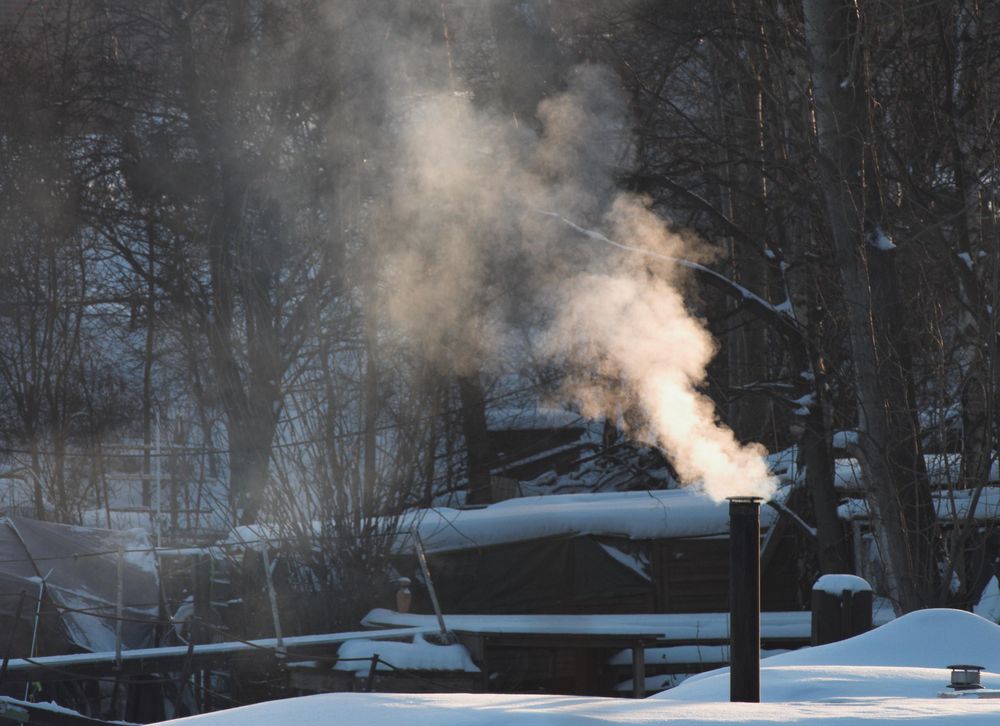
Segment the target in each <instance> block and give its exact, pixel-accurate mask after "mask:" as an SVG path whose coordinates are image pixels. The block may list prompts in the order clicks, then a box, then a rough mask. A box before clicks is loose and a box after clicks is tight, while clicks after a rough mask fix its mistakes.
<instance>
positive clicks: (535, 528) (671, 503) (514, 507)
mask: <svg viewBox="0 0 1000 726" xmlns="http://www.w3.org/2000/svg"><path fill="white" fill-rule="evenodd" d="M776 518H777V512H776V511H775V510H774V509H772V508H771V507H768V506H766V505H765V506H762V507H761V510H760V519H761V526H762V527H763V528H767V527H769V526H770V525H771V524H772V523H773V522H774V521H775V519H776ZM414 524H419V531H420V537H421V539H422V540H423V543H424V547H425V548H426V549H427V551H428V552H445V551H449V550H460V549H469V548H474V547H488V546H490V545H499V544H505V543H509V542H520V541H524V540H530V539H538V538H541V537H554V536H559V535H574V534H594V535H604V536H618V537H627V538H629V539H661V538H674V537H706V536H712V535H722V534H727V533H728V532H729V506H728V504H727V503H726V502H716V501H714V500H712V499H711V498H709V497H708V496H707V495H705V494H702V493H700V492H698V491H696V490H694V489H668V490H660V491H646V492H606V493H599V494H589V493H588V494H555V495H551V496H544V497H525V498H521V499H508V500H507V501H503V502H498V503H497V504H491V505H490V506H488V507H485V508H483V509H463V510H459V509H448V508H439V509H422V510H419V511H417V512H412V513H409V514H406V515H404V516H403V517H402V519H401V522H400V532H404V533H405V532H408V531H409V530H410V529H411V528H412V527H413V525H414ZM408 539H409V538H408V537H405V540H408ZM400 546H401V547H403V548H406V547H410V546H412V545H410V544H409V543H408V542H407V541H404V542H402V543H401V544H400Z"/></svg>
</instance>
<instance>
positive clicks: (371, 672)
mask: <svg viewBox="0 0 1000 726" xmlns="http://www.w3.org/2000/svg"><path fill="white" fill-rule="evenodd" d="M376 671H378V653H373V654H372V664H371V665H370V666H368V680H367V681H366V682H365V693H371V692H372V688H374V687H375V673H376Z"/></svg>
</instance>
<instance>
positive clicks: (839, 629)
mask: <svg viewBox="0 0 1000 726" xmlns="http://www.w3.org/2000/svg"><path fill="white" fill-rule="evenodd" d="M872 599H873V597H872V586H871V585H869V584H868V581H867V580H864V579H862V578H860V577H857V576H856V575H823V576H822V577H821V578H819V579H818V580H816V584H815V585H813V588H812V644H813V645H824V644H825V643H835V642H837V641H838V640H846V639H847V638H853V637H854V636H855V635H861V633H866V632H868V631H869V630H871V629H872Z"/></svg>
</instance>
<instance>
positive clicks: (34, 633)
mask: <svg viewBox="0 0 1000 726" xmlns="http://www.w3.org/2000/svg"><path fill="white" fill-rule="evenodd" d="M51 574H52V570H49V571H48V572H46V573H45V577H43V578H42V581H41V582H40V583H39V584H38V606H37V607H36V608H35V624H34V625H33V626H32V628H31V650H29V651H28V653H29V655H28V657H29V658H34V657H35V645H36V644H37V643H38V621H39V620H40V619H41V617H42V597H43V596H44V595H45V580H46V579H47V578H48V576H49V575H51ZM30 688H31V683H25V684H24V700H25V701H27V700H28V693H29V689H30Z"/></svg>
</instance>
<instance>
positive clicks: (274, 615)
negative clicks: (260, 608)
mask: <svg viewBox="0 0 1000 726" xmlns="http://www.w3.org/2000/svg"><path fill="white" fill-rule="evenodd" d="M260 558H261V559H262V560H263V561H264V581H265V582H266V583H267V599H268V600H269V601H270V603H271V620H272V621H273V622H274V639H275V641H277V642H276V643H275V647H274V652H275V654H276V655H277V656H278V657H279V658H284V657H285V655H286V651H285V639H284V638H283V637H282V636H281V619H280V618H279V617H278V597H277V595H276V594H275V592H274V582H272V581H271V558H270V557H268V555H267V542H265V543H264V546H263V547H262V548H261V550H260Z"/></svg>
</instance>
